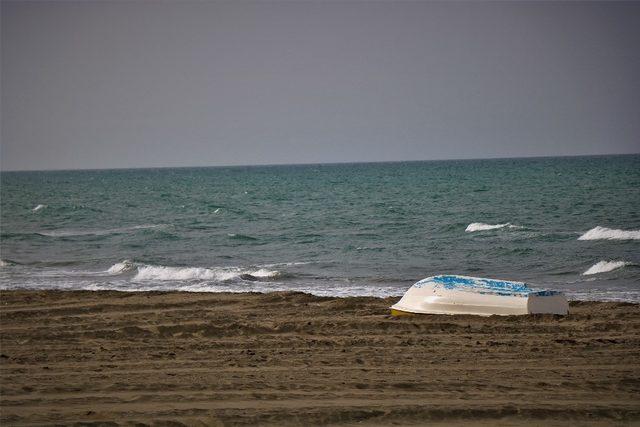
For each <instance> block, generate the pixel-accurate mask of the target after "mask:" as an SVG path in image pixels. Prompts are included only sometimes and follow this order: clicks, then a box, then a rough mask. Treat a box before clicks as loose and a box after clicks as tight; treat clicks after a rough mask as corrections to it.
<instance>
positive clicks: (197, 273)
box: [106, 260, 283, 282]
mask: <svg viewBox="0 0 640 427" xmlns="http://www.w3.org/2000/svg"><path fill="white" fill-rule="evenodd" d="M134 270H135V271H136V274H135V276H134V277H133V278H132V280H133V281H159V282H163V281H182V280H184V281H194V280H212V281H216V282H224V281H228V280H233V279H238V278H243V277H242V276H244V275H248V276H252V277H253V278H258V279H276V278H279V277H282V276H283V275H282V273H281V272H279V271H276V270H269V269H267V268H264V267H260V268H240V267H212V268H205V267H168V266H164V265H148V264H136V263H134V262H132V261H129V260H124V261H122V262H119V263H116V264H114V265H112V266H111V267H109V269H108V270H106V273H108V274H112V275H117V274H122V273H126V272H128V271H134ZM254 280H255V279H254Z"/></svg>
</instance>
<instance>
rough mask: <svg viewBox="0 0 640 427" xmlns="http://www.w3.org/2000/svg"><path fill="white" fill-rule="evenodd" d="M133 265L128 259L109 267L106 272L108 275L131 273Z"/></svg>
mask: <svg viewBox="0 0 640 427" xmlns="http://www.w3.org/2000/svg"><path fill="white" fill-rule="evenodd" d="M135 267H136V266H135V264H134V263H133V262H132V261H129V260H128V259H125V260H124V261H122V262H118V263H116V264H113V265H112V266H111V267H109V269H108V270H107V273H109V274H120V273H124V272H126V271H131V270H133V269H134V268H135Z"/></svg>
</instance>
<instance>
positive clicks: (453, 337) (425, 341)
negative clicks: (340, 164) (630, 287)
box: [0, 290, 640, 425]
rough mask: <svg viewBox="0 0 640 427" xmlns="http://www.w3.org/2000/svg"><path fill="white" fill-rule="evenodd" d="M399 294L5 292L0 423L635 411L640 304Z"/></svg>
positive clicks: (540, 416) (373, 421) (610, 415)
mask: <svg viewBox="0 0 640 427" xmlns="http://www.w3.org/2000/svg"><path fill="white" fill-rule="evenodd" d="M398 299H399V297H388V298H378V297H319V296H313V295H310V294H304V293H299V292H273V293H256V292H251V293H209V292H206V293H195V292H176V291H171V292H155V291H150V292H123V291H62V290H50V291H42V290H1V291H0V348H1V350H0V353H1V354H0V374H1V379H2V380H1V381H0V394H1V395H2V399H1V400H0V423H2V424H5V423H6V424H10V425H22V424H39V425H48V424H56V423H71V422H84V423H100V422H117V423H118V424H127V423H136V422H140V423H143V424H154V423H167V424H168V423H176V424H175V425H179V424H183V425H194V424H195V425H198V424H200V425H249V424H251V425H254V424H260V425H264V424H271V425H282V424H289V425H302V424H305V425H309V424H316V425H319V424H320V425H326V424H347V425H348V424H354V425H355V424H358V425H363V424H365V425H391V424H394V423H399V424H409V425H411V424H421V423H422V424H423V423H425V422H427V421H428V422H431V423H435V424H436V425H437V424H439V423H442V424H447V423H458V424H473V425H495V424H496V423H500V424H503V425H504V424H506V425H520V424H530V425H534V424H538V425H539V424H541V423H543V424H545V425H568V424H571V423H572V422H574V421H579V422H580V423H582V424H583V425H610V424H611V423H621V424H626V423H637V422H639V421H640V398H638V396H639V395H640V394H639V393H640V360H639V359H638V358H637V356H636V354H637V349H638V348H639V347H640V310H639V308H640V305H638V304H636V303H625V302H596V301H571V302H570V311H569V315H568V316H553V315H529V316H506V317H501V316H491V317H479V316H470V315H455V316H450V315H416V316H407V317H404V316H403V317H393V316H391V315H390V313H389V309H388V307H389V306H390V305H392V304H393V303H394V302H395V301H397V300H398Z"/></svg>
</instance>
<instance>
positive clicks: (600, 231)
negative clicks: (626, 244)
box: [578, 226, 640, 240]
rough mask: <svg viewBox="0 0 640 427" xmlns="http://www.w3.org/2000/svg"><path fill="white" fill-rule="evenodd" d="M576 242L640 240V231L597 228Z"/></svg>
mask: <svg viewBox="0 0 640 427" xmlns="http://www.w3.org/2000/svg"><path fill="white" fill-rule="evenodd" d="M578 240H640V230H617V229H615V228H607V227H600V226H597V227H594V228H592V229H591V230H589V231H587V232H586V233H584V234H583V235H582V236H580V237H578Z"/></svg>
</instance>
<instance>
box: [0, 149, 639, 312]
mask: <svg viewBox="0 0 640 427" xmlns="http://www.w3.org/2000/svg"><path fill="white" fill-rule="evenodd" d="M1 197H2V198H1V208H2V211H1V221H0V226H1V227H0V228H1V244H0V252H1V253H0V257H1V259H2V262H1V264H2V266H1V268H0V287H1V288H3V289H8V288H11V289H14V288H31V289H34V288H35V289H91V290H98V289H117V290H186V291H270V290H299V291H305V292H311V293H314V294H319V295H339V296H346V295H377V296H385V295H402V294H403V293H404V291H405V290H406V289H407V288H408V287H409V286H410V285H411V284H413V283H414V282H416V281H418V280H420V279H422V278H424V277H426V276H432V275H436V274H461V275H469V276H480V277H488V278H494V279H507V280H519V281H525V282H527V283H529V284H531V285H533V286H538V287H544V288H549V289H554V290H560V291H564V292H567V294H568V295H569V297H570V298H574V299H595V300H627V301H640V156H638V155H631V156H604V157H574V158H537V159H500V160H464V161H428V162H400V163H372V164H333V165H331V164H327V165H292V166H253V167H216V168H177V169H136V170H100V171H53V172H3V173H2V174H1Z"/></svg>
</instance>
